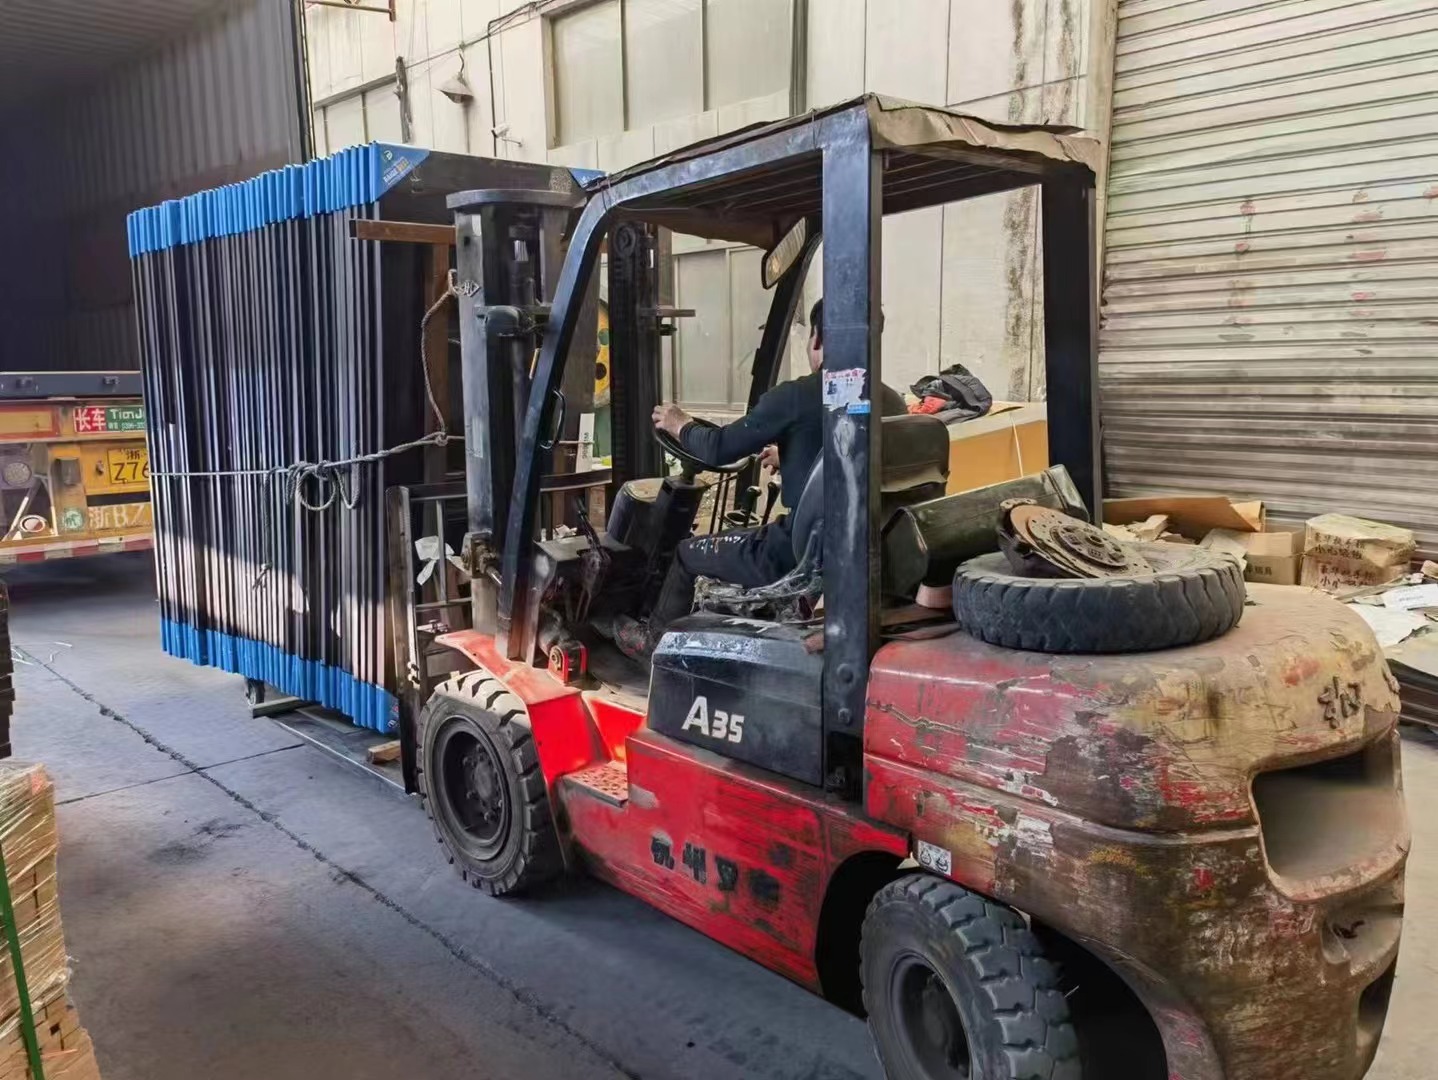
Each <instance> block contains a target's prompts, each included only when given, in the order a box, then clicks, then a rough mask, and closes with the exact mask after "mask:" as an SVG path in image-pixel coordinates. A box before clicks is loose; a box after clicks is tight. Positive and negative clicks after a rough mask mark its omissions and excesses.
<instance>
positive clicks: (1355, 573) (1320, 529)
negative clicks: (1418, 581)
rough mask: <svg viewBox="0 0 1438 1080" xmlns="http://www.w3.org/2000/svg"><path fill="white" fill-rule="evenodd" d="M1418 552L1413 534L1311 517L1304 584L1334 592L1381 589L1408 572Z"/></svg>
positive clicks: (1388, 527)
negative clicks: (1378, 587) (1359, 588)
mask: <svg viewBox="0 0 1438 1080" xmlns="http://www.w3.org/2000/svg"><path fill="white" fill-rule="evenodd" d="M1415 550H1416V545H1415V543H1414V538H1413V532H1412V530H1410V529H1400V528H1398V527H1396V526H1394V525H1385V524H1383V523H1382V522H1378V521H1366V520H1364V519H1363V518H1356V517H1349V516H1348V515H1347V514H1324V515H1322V516H1321V517H1316V518H1310V519H1309V521H1308V527H1307V530H1306V531H1305V534H1304V543H1303V584H1305V585H1312V586H1313V587H1315V588H1318V589H1327V590H1329V591H1330V592H1333V591H1339V590H1342V589H1345V588H1353V587H1362V586H1365V585H1382V584H1384V583H1385V582H1389V581H1394V580H1396V579H1398V578H1401V577H1402V576H1403V575H1404V574H1406V573H1408V564H1409V563H1410V562H1412V560H1413V553H1414V551H1415Z"/></svg>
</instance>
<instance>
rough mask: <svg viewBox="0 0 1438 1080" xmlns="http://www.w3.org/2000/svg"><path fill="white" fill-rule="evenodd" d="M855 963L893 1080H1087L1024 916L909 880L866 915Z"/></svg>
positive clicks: (883, 893) (1063, 1006) (927, 881)
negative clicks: (944, 1079) (956, 1079)
mask: <svg viewBox="0 0 1438 1080" xmlns="http://www.w3.org/2000/svg"><path fill="white" fill-rule="evenodd" d="M859 957H860V975H861V977H862V979H863V983H864V1008H865V1009H866V1010H867V1011H868V1014H869V1030H870V1031H871V1032H872V1034H873V1037H874V1044H875V1047H876V1048H877V1050H878V1054H879V1062H880V1064H882V1065H883V1066H884V1070H885V1073H886V1074H887V1075H888V1076H889V1077H890V1080H933V1078H936V1077H952V1078H963V1080H1081V1077H1082V1067H1081V1065H1080V1063H1079V1045H1078V1036H1077V1035H1076V1034H1075V1032H1074V1028H1073V1024H1072V1023H1070V1021H1069V1011H1068V1002H1067V1001H1065V999H1064V996H1063V993H1062V992H1061V991H1060V990H1059V989H1058V984H1059V980H1058V972H1057V970H1056V969H1055V968H1054V966H1053V965H1052V964H1051V963H1050V962H1049V961H1048V960H1047V959H1045V957H1044V952H1043V946H1042V945H1041V944H1040V943H1039V940H1038V938H1036V937H1035V936H1034V935H1033V934H1032V933H1031V932H1030V931H1029V929H1028V926H1027V925H1026V924H1025V923H1024V920H1023V919H1022V918H1020V916H1019V915H1018V913H1017V912H1015V911H1012V910H1010V909H1009V908H1006V907H1002V906H1001V905H998V904H994V903H991V902H990V901H988V900H985V899H984V898H983V897H981V896H979V895H977V894H976V893H972V892H969V890H967V889H964V888H960V887H959V886H958V885H955V884H953V883H951V882H948V881H944V880H941V879H940V878H936V877H933V876H931V875H929V874H911V875H909V876H908V877H903V878H900V879H899V880H897V881H895V882H892V883H891V884H889V885H886V886H885V887H884V888H882V889H880V890H879V892H878V895H876V896H875V897H874V899H873V901H872V902H871V903H870V904H869V911H868V914H867V915H865V917H864V930H863V938H862V940H861V942H860V944H859Z"/></svg>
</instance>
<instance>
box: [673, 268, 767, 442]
mask: <svg viewBox="0 0 1438 1080" xmlns="http://www.w3.org/2000/svg"><path fill="white" fill-rule="evenodd" d="M763 257H764V253H763V252H761V251H759V250H758V249H757V248H751V247H722V248H708V249H703V248H701V249H699V250H696V251H688V252H684V253H682V254H678V255H675V256H674V276H675V290H674V299H675V302H676V303H677V304H678V305H679V306H680V307H682V308H690V309H692V310H693V312H694V314H693V316H691V317H687V318H682V319H680V320H678V322H679V333H678V334H677V335H676V336H677V341H676V342H675V353H674V360H675V373H676V378H677V383H678V385H677V386H676V387H675V388H674V399H675V400H676V401H678V402H679V403H680V404H681V405H683V406H684V407H685V408H689V409H694V410H697V411H698V412H701V413H710V414H725V413H742V412H743V411H744V410H745V408H746V406H747V405H748V400H749V386H750V383H751V382H752V380H753V378H754V354H755V353H756V352H758V349H759V339H760V338H761V337H762V336H763V334H764V320H765V319H766V318H768V315H769V303H770V300H771V299H772V298H773V295H774V294H773V293H772V292H766V291H765V289H764V285H763V282H762V281H761V279H760V273H759V266H760V262H761V261H762V260H763ZM785 377H787V373H781V375H780V378H785Z"/></svg>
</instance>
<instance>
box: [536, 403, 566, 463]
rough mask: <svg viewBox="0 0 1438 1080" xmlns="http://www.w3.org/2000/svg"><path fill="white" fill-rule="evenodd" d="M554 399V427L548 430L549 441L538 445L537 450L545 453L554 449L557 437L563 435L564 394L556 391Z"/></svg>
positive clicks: (557, 440)
mask: <svg viewBox="0 0 1438 1080" xmlns="http://www.w3.org/2000/svg"><path fill="white" fill-rule="evenodd" d="M554 399H555V402H556V403H557V404H556V406H555V409H554V426H553V427H552V428H550V430H549V441H548V442H542V443H540V444H539V448H540V449H541V450H544V451H546V452H548V451H550V450H553V449H554V444H555V443H557V442H559V436H560V435H562V434H563V433H564V394H563V393H561V392H560V391H559V390H557V389H556V390H555V391H554Z"/></svg>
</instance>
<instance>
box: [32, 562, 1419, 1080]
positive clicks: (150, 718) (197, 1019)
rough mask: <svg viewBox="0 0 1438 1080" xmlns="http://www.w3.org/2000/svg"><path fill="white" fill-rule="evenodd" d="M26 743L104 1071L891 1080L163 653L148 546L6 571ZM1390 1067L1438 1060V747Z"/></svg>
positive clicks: (688, 944)
mask: <svg viewBox="0 0 1438 1080" xmlns="http://www.w3.org/2000/svg"><path fill="white" fill-rule="evenodd" d="M9 580H10V584H11V595H12V608H13V611H12V619H11V624H12V635H13V640H14V642H15V645H16V646H17V648H18V649H19V650H21V651H22V655H23V657H24V658H27V659H28V660H29V661H30V662H28V663H17V665H16V682H17V692H18V695H19V702H18V705H17V709H16V713H15V723H14V730H13V740H14V745H15V753H16V756H17V757H20V758H23V759H27V760H40V761H43V762H45V763H46V764H47V765H48V766H49V767H50V771H51V773H52V775H53V776H54V778H55V782H56V788H57V797H58V799H59V800H60V802H61V806H60V810H59V814H60V830H61V837H62V841H61V861H60V869H61V902H62V909H63V912H64V918H65V929H66V935H67V938H68V944H69V948H70V952H71V955H72V956H73V958H74V967H75V976H74V984H73V985H74V992H75V996H76V998H77V1000H78V1003H79V1006H80V1014H81V1017H82V1019H83V1021H84V1023H85V1024H86V1025H87V1026H88V1027H89V1029H90V1031H91V1033H92V1035H93V1036H94V1039H95V1042H96V1044H97V1046H98V1048H99V1053H100V1059H101V1066H102V1069H103V1070H104V1074H105V1076H106V1078H107V1080H172V1078H173V1080H180V1078H184V1080H191V1078H193V1077H196V1076H204V1077H206V1078H208V1080H253V1078H255V1077H259V1076H264V1077H267V1078H269V1080H290V1078H295V1080H299V1078H305V1080H313V1078H320V1077H322V1078H330V1077H335V1078H345V1080H369V1078H375V1080H378V1078H398V1077H404V1078H406V1080H448V1078H460V1077H464V1078H485V1077H502V1078H511V1077H513V1078H519V1077H523V1078H526V1080H529V1078H534V1080H543V1078H547V1077H556V1078H557V1077H564V1078H565V1080H576V1078H579V1077H604V1076H641V1077H645V1078H659V1077H684V1078H694V1080H699V1078H705V1077H734V1076H746V1077H776V1078H778V1077H782V1078H795V1080H798V1078H805V1080H829V1078H833V1080H840V1078H852V1077H876V1076H877V1075H878V1068H877V1065H876V1063H875V1061H874V1057H873V1054H872V1052H871V1050H870V1047H869V1042H868V1035H867V1032H866V1030H865V1028H864V1025H863V1024H862V1023H860V1022H859V1021H857V1020H855V1019H853V1018H851V1017H849V1016H847V1015H845V1014H844V1013H842V1012H840V1011H838V1010H837V1009H834V1008H832V1007H830V1006H828V1005H826V1004H825V1003H824V1002H822V1001H820V1000H819V999H817V998H815V997H813V996H811V995H809V994H807V993H805V992H804V991H802V990H800V989H798V988H796V987H794V986H792V985H791V984H789V983H787V982H786V981H784V980H783V979H780V978H779V977H778V976H775V975H771V974H769V973H768V972H766V971H764V970H762V969H761V968H759V967H758V966H756V965H754V964H752V963H750V962H748V961H746V960H743V959H741V958H740V957H738V956H737V955H735V954H734V953H731V952H729V951H728V950H727V949H724V948H722V947H721V946H719V945H716V944H713V943H712V942H710V941H708V940H707V939H705V938H703V937H701V936H700V935H698V934H695V933H693V932H691V931H689V930H687V929H685V928H684V927H682V926H680V925H678V924H677V923H675V922H673V921H671V920H669V919H666V918H665V917H663V916H662V915H659V914H657V913H656V912H654V911H652V910H650V909H649V908H647V907H645V906H644V905H642V904H639V903H638V902H636V901H632V900H630V899H628V898H627V897H624V896H622V895H620V894H618V893H616V892H614V891H612V890H609V889H607V888H605V887H603V886H600V885H598V884H596V883H593V882H589V881H584V880H579V881H573V882H569V883H567V884H566V885H564V886H563V887H561V888H559V889H557V890H555V891H554V892H553V893H552V894H550V895H547V896H545V897H543V898H541V899H535V900H528V901H495V900H492V899H489V898H488V897H484V896H481V895H480V894H478V893H476V892H474V891H473V890H471V889H469V888H467V887H466V886H464V885H463V884H462V883H461V882H460V881H459V880H458V878H457V877H456V876H455V875H454V874H453V873H452V872H451V870H450V869H449V867H448V866H447V865H446V864H445V861H444V858H443V857H442V855H441V853H440V850H439V848H438V847H437V845H436V844H435V843H434V840H433V836H432V834H431V832H430V830H429V826H428V824H427V823H426V821H425V820H424V817H423V815H422V814H421V813H420V812H419V811H418V809H417V808H416V807H415V806H413V805H411V804H410V803H408V802H407V801H405V800H404V799H403V798H402V797H399V796H396V795H395V794H393V793H392V792H391V791H390V790H389V789H387V788H386V787H385V786H384V785H383V784H382V783H381V782H379V781H377V780H375V779H372V778H370V777H367V776H366V775H364V774H362V773H360V772H358V771H357V770H355V769H354V768H353V767H352V766H348V765H346V764H344V763H341V762H339V761H337V760H336V759H335V758H333V757H331V756H330V755H328V754H326V753H324V752H323V751H320V750H318V749H316V748H314V747H312V746H310V745H308V744H306V743H303V742H301V741H300V740H298V739H296V738H295V737H294V736H292V735H291V734H290V733H289V732H287V731H286V730H284V729H283V728H281V727H280V726H278V725H277V724H274V723H272V722H270V721H265V720H253V719H251V718H250V716H249V713H248V709H247V707H246V705H245V702H244V698H243V694H242V684H241V681H240V680H239V679H238V678H236V677H234V676H230V675H225V674H222V673H220V672H217V671H213V670H209V669H203V668H197V667H194V666H192V665H190V664H188V663H186V662H182V661H179V660H174V659H171V658H169V657H166V656H163V655H162V654H161V653H160V651H159V647H158V645H157V643H156V614H155V609H154V602H153V589H152V586H151V584H150V571H149V563H148V560H147V559H145V558H143V557H137V558H130V557H110V558H109V559H102V560H94V561H91V562H85V563H73V564H68V565H67V564H55V565H52V566H48V567H40V568H33V569H30V570H29V571H28V572H25V573H17V574H15V575H12V576H11V577H10V579H9ZM1405 774H1406V780H1407V787H1408V799H1409V808H1410V814H1411V817H1412V820H1413V829H1414V834H1415V835H1414V850H1415V854H1414V857H1413V860H1412V861H1411V863H1410V869H1409V875H1408V882H1409V888H1408V916H1409V917H1408V920H1407V928H1406V929H1407V935H1406V940H1405V943H1404V952H1403V958H1402V961H1401V963H1400V966H1399V979H1398V983H1397V987H1396V990H1395V993H1394V1001H1393V1005H1392V1009H1391V1012H1390V1015H1389V1022H1388V1029H1387V1033H1386V1035H1385V1037H1384V1040H1383V1044H1382V1047H1381V1049H1380V1051H1379V1057H1378V1063H1377V1065H1376V1066H1375V1067H1374V1069H1373V1071H1372V1072H1371V1073H1370V1074H1369V1075H1370V1077H1372V1078H1373V1080H1419V1078H1427V1077H1429V1076H1431V1075H1432V1072H1433V1065H1432V1049H1431V1042H1430V1040H1429V1038H1428V1035H1429V1032H1430V1027H1431V1024H1432V1019H1431V1018H1432V1016H1433V1015H1434V1013H1435V1011H1438V920H1436V919H1435V916H1438V857H1435V856H1433V855H1431V854H1430V853H1431V852H1433V851H1435V843H1434V841H1435V840H1438V812H1435V811H1438V740H1434V739H1430V738H1427V737H1424V736H1415V737H1412V738H1410V739H1409V740H1408V745H1407V747H1406V758H1405Z"/></svg>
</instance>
